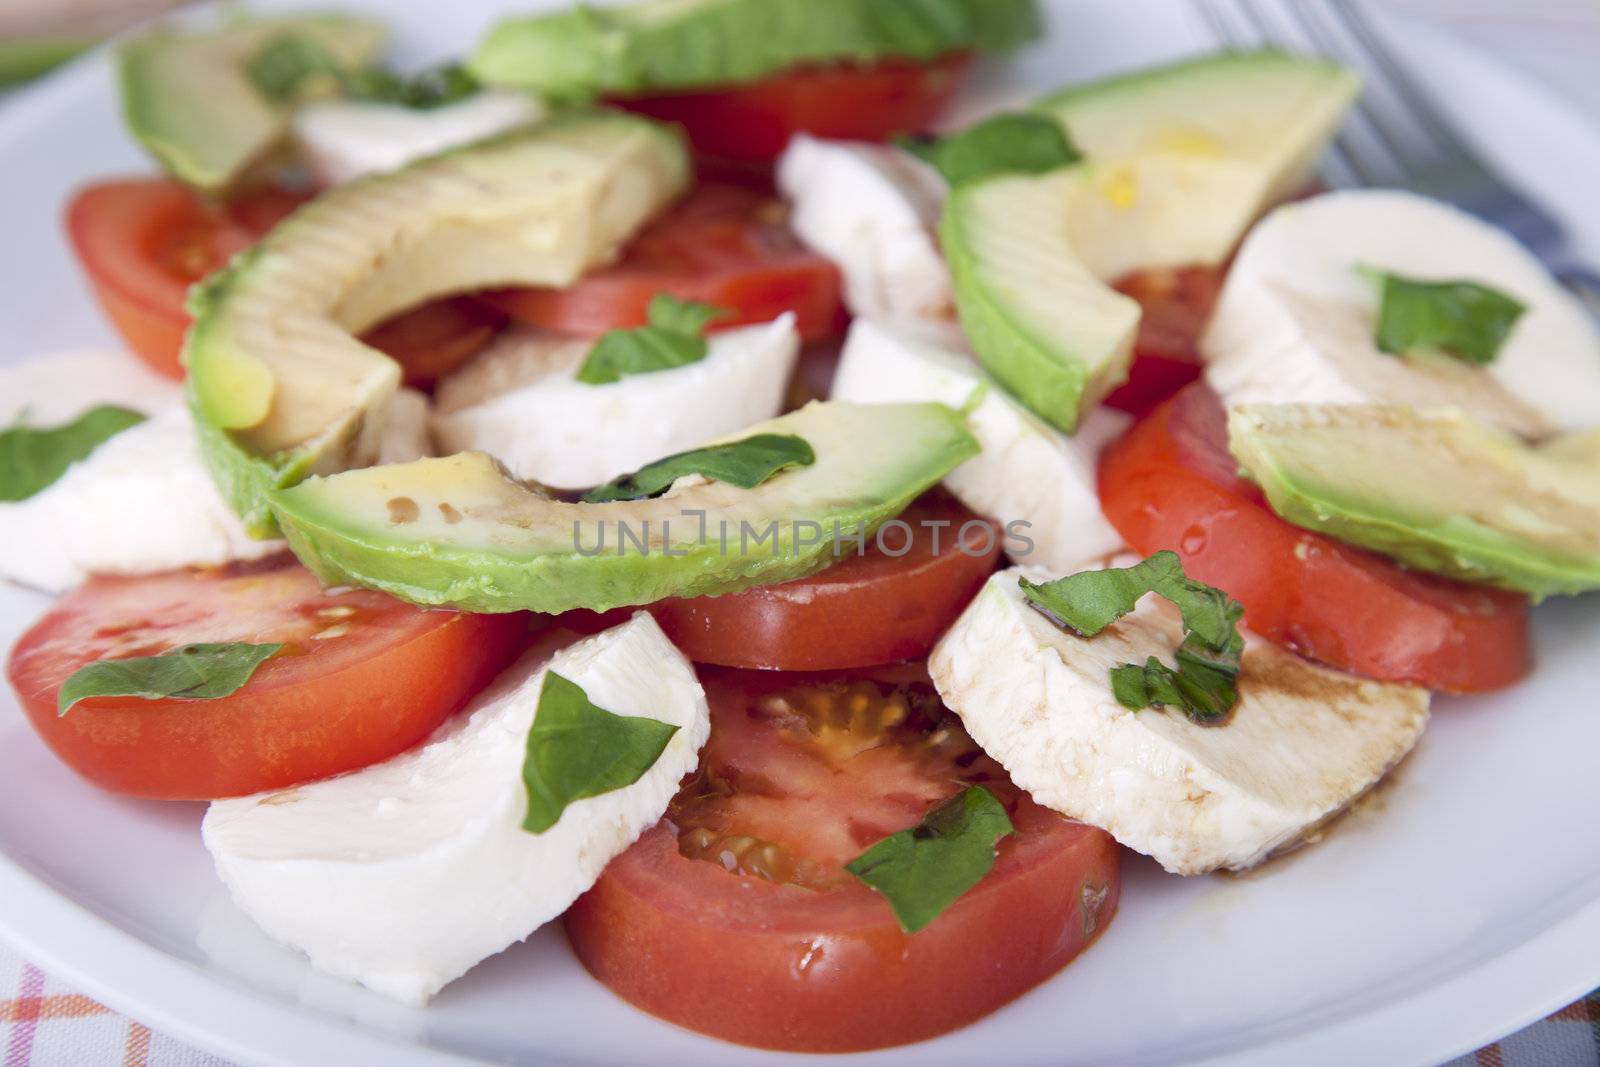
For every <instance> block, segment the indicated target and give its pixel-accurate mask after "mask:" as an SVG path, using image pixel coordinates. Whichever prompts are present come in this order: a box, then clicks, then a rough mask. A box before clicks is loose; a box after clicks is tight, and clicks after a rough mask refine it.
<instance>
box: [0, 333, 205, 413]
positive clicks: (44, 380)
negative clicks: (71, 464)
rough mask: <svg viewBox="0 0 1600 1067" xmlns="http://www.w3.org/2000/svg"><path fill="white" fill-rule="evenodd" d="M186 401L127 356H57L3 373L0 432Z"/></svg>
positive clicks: (10, 366) (95, 352) (26, 362)
mask: <svg viewBox="0 0 1600 1067" xmlns="http://www.w3.org/2000/svg"><path fill="white" fill-rule="evenodd" d="M182 395H183V390H182V389H181V388H180V387H179V386H178V384H177V383H176V382H173V381H169V380H168V379H166V378H163V377H161V376H160V375H158V374H156V373H154V372H153V371H150V370H148V369H146V367H145V365H144V364H143V363H140V362H139V361H138V360H137V359H135V358H133V357H132V356H130V355H128V354H127V353H126V352H114V351H103V350H99V349H83V350H78V351H71V352H56V353H52V354H50V355H47V356H35V357H33V358H31V359H25V360H22V361H21V362H18V363H8V364H6V365H5V366H3V367H0V428H4V427H7V426H10V425H12V424H13V423H16V422H18V421H19V420H20V421H21V422H23V423H26V424H27V425H29V426H35V427H46V426H59V425H61V424H62V423H66V422H71V421H72V420H73V419H76V418H77V417H78V416H79V415H82V414H83V413H84V412H85V411H87V410H88V409H90V408H92V407H95V406H97V405H100V404H114V405H116V406H117V407H123V408H127V409H128V410H130V411H137V412H140V413H141V414H145V415H149V414H152V413H154V412H157V411H159V410H161V409H162V408H164V407H167V406H168V405H170V404H173V403H175V402H176V401H177V400H178V399H179V398H180V397H181V396H182Z"/></svg>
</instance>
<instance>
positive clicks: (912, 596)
mask: <svg viewBox="0 0 1600 1067" xmlns="http://www.w3.org/2000/svg"><path fill="white" fill-rule="evenodd" d="M900 521H901V522H903V523H905V524H906V525H907V526H909V527H910V529H909V530H907V529H905V528H902V527H894V528H890V529H887V530H886V531H885V532H884V534H883V537H882V538H881V547H880V540H879V539H876V538H868V539H867V547H866V550H865V551H864V552H861V551H858V549H857V547H856V546H855V545H854V544H853V543H850V542H844V543H842V544H841V546H840V547H841V551H842V552H843V553H845V555H844V556H843V557H842V558H841V559H840V561H839V562H837V563H835V564H834V565H833V566H831V567H829V568H828V569H827V570H825V571H822V572H821V573H819V574H814V575H812V576H811V577H809V578H799V579H796V580H795V581H792V582H783V583H780V584H778V585H763V586H756V587H755V588H752V589H746V590H745V591H743V592H741V593H732V594H729V595H726V596H715V597H695V598H693V599H688V600H664V601H661V602H660V603H658V604H655V605H652V606H651V608H650V612H651V614H653V615H655V617H656V621H657V622H659V623H660V624H661V628H662V629H663V630H665V631H666V633H667V636H668V637H670V638H672V641H673V643H674V644H676V645H677V646H678V647H679V648H680V649H682V650H683V653H684V655H686V656H688V657H689V658H690V659H692V660H694V661H695V662H697V663H716V664H721V665H723V666H727V667H756V668H769V669H778V670H787V671H808V670H833V669H836V668H843V667H870V666H875V665H878V664H884V663H897V662H899V661H900V660H907V659H920V658H922V657H923V656H926V655H927V654H928V650H929V649H931V648H932V647H933V644H934V642H935V641H937V640H939V638H940V637H941V636H942V635H943V634H944V632H945V630H947V629H949V628H950V624H951V623H953V622H955V620H956V617H957V616H958V615H960V614H961V611H962V609H964V608H965V607H966V606H967V603H968V602H969V601H970V600H971V599H972V598H973V596H975V595H976V594H977V592H978V588H979V587H980V586H982V585H983V583H984V581H985V580H986V579H987V578H988V577H989V575H990V574H991V573H992V572H993V571H994V568H995V563H996V561H997V560H998V559H999V558H1000V549H1001V534H1000V529H999V527H997V526H996V525H995V524H994V523H992V522H990V521H988V520H987V519H982V518H979V517H978V516H977V515H976V514H974V513H973V512H971V511H968V510H967V509H966V508H964V507H962V506H961V504H960V503H958V502H957V501H956V500H955V499H954V498H953V497H951V496H950V495H949V494H948V493H945V492H944V491H943V490H934V491H933V492H931V493H928V494H926V495H925V496H923V497H922V498H920V499H919V500H918V501H917V502H915V503H914V504H912V505H911V507H909V508H908V509H906V511H905V513H904V514H902V515H901V516H900ZM936 542H937V543H936ZM885 549H887V550H888V551H885ZM893 553H901V554H899V555H895V554H893Z"/></svg>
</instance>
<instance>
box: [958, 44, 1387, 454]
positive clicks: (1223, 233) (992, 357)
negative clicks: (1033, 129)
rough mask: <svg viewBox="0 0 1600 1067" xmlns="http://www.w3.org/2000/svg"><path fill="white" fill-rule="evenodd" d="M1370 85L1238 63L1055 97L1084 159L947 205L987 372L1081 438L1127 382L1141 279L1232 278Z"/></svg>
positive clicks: (1328, 68)
mask: <svg viewBox="0 0 1600 1067" xmlns="http://www.w3.org/2000/svg"><path fill="white" fill-rule="evenodd" d="M1358 88H1359V86H1358V83H1357V81H1356V79H1355V77H1354V76H1353V75H1351V74H1350V73H1349V72H1347V71H1345V70H1344V69H1343V68H1341V67H1339V66H1337V65H1335V64H1332V63H1329V62H1327V61H1326V60H1321V59H1308V58H1303V57H1298V56H1290V55H1287V54H1285V53H1281V52H1251V53H1227V54H1224V55H1219V56H1210V57H1206V58H1204V59H1199V60H1192V61H1189V62H1185V63H1179V64H1176V65H1173V66H1168V67H1162V68H1159V69H1156V70H1149V71H1141V72H1137V73H1133V74H1126V75H1121V76H1119V77H1115V78H1110V79H1107V80H1104V81H1100V82H1095V83H1093V84H1090V85H1085V86H1079V87H1074V88H1071V89H1065V90H1062V91H1060V92H1057V93H1055V94H1052V95H1050V96H1047V97H1045V98H1044V99H1043V100H1041V101H1040V102H1039V103H1037V104H1036V105H1035V110H1037V111H1038V112H1040V113H1042V114H1047V115H1050V116H1052V117H1053V118H1055V119H1056V120H1057V121H1059V122H1061V123H1062V124H1063V125H1064V126H1065V127H1066V130H1067V134H1068V136H1069V138H1070V139H1071V141H1072V143H1073V144H1074V145H1075V146H1076V147H1077V148H1078V150H1079V151H1080V152H1082V153H1083V154H1084V156H1085V160H1084V162H1082V163H1079V164H1076V165H1074V166H1072V167H1070V168H1065V169H1062V170H1060V171H1055V172H1051V173H1048V174H1043V175H1037V176H1024V175H1012V176H1005V177H997V178H992V179H989V180H987V181H984V182H978V183H974V184H972V185H970V186H964V187H962V188H959V189H957V190H956V191H955V192H954V193H952V194H951V197H950V199H949V201H948V202H947V204H946V206H945V214H944V219H943V221H942V223H941V226H940V231H939V236H940V243H941V245H942V247H943V249H944V252H945V256H946V258H947V259H948V260H949V262H950V270H951V274H952V278H953V281H954V285H955V299H956V308H957V311H958V312H959V313H960V316H961V322H962V324H963V325H964V326H965V327H966V329H967V332H968V334H969V335H970V336H971V339H972V344H973V347H974V349H975V350H976V352H977V354H978V356H979V358H980V359H981V360H982V361H983V363H984V365H985V366H986V367H987V368H988V369H989V371H990V373H991V374H993V375H994V376H995V378H997V379H998V380H999V381H1000V382H1001V383H1003V384H1004V385H1005V386H1006V387H1007V388H1008V389H1009V390H1010V391H1011V392H1012V393H1014V394H1015V395H1016V396H1017V398H1018V399H1019V400H1021V401H1022V402H1023V403H1024V404H1026V405H1027V406H1028V407H1029V408H1031V409H1032V410H1033V411H1034V413H1035V414H1037V415H1039V416H1040V417H1041V418H1043V419H1044V420H1045V421H1047V422H1049V423H1050V424H1051V425H1053V426H1055V427H1056V428H1057V429H1060V430H1063V431H1065V432H1067V433H1071V432H1072V431H1073V430H1074V429H1075V428H1076V426H1077V424H1078V420H1079V418H1080V417H1081V415H1082V413H1083V412H1085V411H1087V410H1089V409H1090V408H1092V407H1093V406H1094V405H1095V404H1097V403H1099V402H1100V400H1101V399H1102V398H1103V397H1104V396H1105V395H1106V394H1107V393H1109V392H1110V391H1111V390H1112V389H1114V388H1115V387H1116V386H1118V385H1120V384H1121V383H1122V382H1123V381H1124V380H1126V378H1127V370H1128V365H1129V362H1130V360H1131V358H1132V345H1133V336H1134V334H1135V332H1136V331H1137V327H1138V322H1139V308H1138V305H1137V304H1136V303H1135V302H1134V301H1132V300H1130V299H1129V298H1127V297H1124V296H1122V295H1120V294H1118V293H1116V292H1115V291H1114V290H1112V289H1111V288H1110V287H1109V285H1108V284H1106V283H1109V282H1112V281H1115V280H1116V279H1118V278H1120V277H1122V276H1123V275H1125V274H1127V273H1129V272H1130V271H1134V270H1144V269H1150V268H1161V267H1177V266H1187V265H1191V264H1217V263H1221V262H1222V261H1223V260H1225V259H1226V258H1227V256H1228V255H1229V254H1230V253H1231V252H1232V250H1233V248H1234V246H1235V245H1236V244H1237V243H1238V241H1239V239H1240V237H1242V236H1243V234H1244V231H1245V230H1246V229H1247V228H1248V227H1249V225H1250V224H1251V223H1252V222H1253V221H1254V220H1255V218H1256V216H1257V215H1259V214H1260V213H1261V211H1262V210H1263V209H1264V208H1266V207H1267V206H1268V205H1269V204H1271V203H1272V202H1273V201H1274V200H1276V199H1279V198H1281V197H1282V196H1284V195H1287V194H1288V193H1290V192H1292V191H1293V190H1295V189H1296V188H1298V187H1299V186H1300V185H1302V184H1303V183H1304V182H1305V181H1306V180H1307V179H1308V177H1309V176H1310V172H1311V167H1312V165H1313V163H1314V162H1315V160H1316V157H1317V155H1318V153H1319V152H1320V150H1321V148H1322V146H1323V144H1324V143H1325V142H1326V141H1327V139H1328V137H1329V136H1331V135H1332V133H1333V131H1334V129H1335V128H1336V127H1337V126H1338V123H1339V120H1340V118H1341V117H1342V116H1343V115H1344V113H1345V111H1346V110H1347V109H1348V108H1349V106H1350V104H1351V102H1352V101H1353V100H1354V98H1355V95H1356V92H1357V90H1358Z"/></svg>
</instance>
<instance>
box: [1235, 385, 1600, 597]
mask: <svg viewBox="0 0 1600 1067" xmlns="http://www.w3.org/2000/svg"><path fill="white" fill-rule="evenodd" d="M1228 439H1229V444H1230V447H1231V448H1232V450H1233V454H1234V456H1235V457H1236V458H1237V459H1238V460H1239V462H1240V463H1241V464H1242V465H1243V466H1244V469H1245V470H1246V471H1247V472H1248V473H1249V475H1250V477H1251V478H1253V479H1254V480H1255V481H1256V482H1257V483H1258V484H1259V485H1260V486H1261V488H1262V491H1263V492H1264V493H1266V496H1267V500H1268V502H1269V503H1270V504H1271V505H1272V509H1273V510H1274V511H1276V512H1277V513H1278V514H1279V515H1280V516H1282V517H1283V518H1285V519H1287V520H1288V521H1290V522H1292V523H1294V524H1295V525H1296V526H1303V527H1305V528H1307V529H1310V530H1316V531H1318V532H1319V533H1325V534H1328V535H1329V536H1331V537H1335V538H1338V539H1339V540H1341V541H1344V542H1347V543H1349V544H1353V545H1359V546H1360V547H1362V548H1370V549H1372V550H1374V551H1376V552H1381V553H1383V554H1384V555H1387V556H1390V557H1392V558H1394V559H1396V560H1399V561H1400V562H1401V563H1404V564H1406V565H1407V566H1410V567H1415V568H1416V569H1417V570H1423V571H1430V572H1432V573H1434V574H1442V575H1445V576H1446V577H1450V578H1458V579H1462V580H1465V581H1471V582H1483V583H1486V584H1489V585H1495V586H1499V587H1501V588H1504V589H1513V590H1517V591H1519V592H1523V593H1528V594H1530V595H1532V596H1534V597H1546V596H1552V595H1556V594H1571V593H1581V592H1585V591H1588V590H1592V589H1600V450H1597V449H1596V448H1595V441H1596V437H1595V436H1594V435H1592V434H1591V435H1587V436H1583V437H1578V436H1574V437H1572V438H1566V439H1558V440H1556V441H1554V442H1551V443H1550V444H1546V445H1543V446H1531V445H1527V444H1525V443H1523V442H1522V441H1521V440H1520V439H1519V438H1516V437H1513V436H1512V435H1510V434H1507V433H1505V432H1503V431H1501V430H1499V429H1496V428H1494V427H1492V426H1489V425H1488V424H1486V423H1481V422H1478V421H1477V420H1475V419H1473V418H1471V417H1470V416H1468V415H1466V414H1464V413H1463V412H1460V411H1457V410H1452V409H1444V410H1439V411H1428V412H1420V411H1416V410H1413V409H1411V408H1404V407H1393V406H1388V407H1384V406H1366V405H1349V406H1343V405H1341V406H1326V407H1325V406H1318V405H1309V404H1284V405H1248V406H1245V407H1240V408H1236V409H1234V410H1233V411H1231V412H1229V414H1228Z"/></svg>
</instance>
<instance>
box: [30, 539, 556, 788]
mask: <svg viewBox="0 0 1600 1067" xmlns="http://www.w3.org/2000/svg"><path fill="white" fill-rule="evenodd" d="M526 629H527V619H526V617H525V616H521V615H508V616H493V615H468V614H463V613H461V612H454V611H423V610H421V609H419V608H415V607H412V606H410V605H409V604H403V603H401V602H400V601H398V600H395V599H393V598H391V597H389V596H387V595H385V594H382V593H375V592H371V591H369V590H352V591H347V592H324V591H323V589H322V587H321V586H320V585H319V584H318V582H317V580H316V578H315V577H313V576H312V574H311V572H310V571H308V570H306V569H305V568H303V567H301V566H300V565H299V564H298V563H296V562H294V560H293V559H292V558H289V557H287V556H284V557H279V558H277V559H274V560H269V561H265V562H262V563H257V564H250V565H241V566H235V567H231V568H227V569H225V570H222V571H209V572H199V571H178V572H173V573H170V574H158V575H153V576H150V577H142V578H96V579H94V580H92V581H90V582H89V583H88V584H87V585H84V586H83V587H81V588H80V589H78V590H77V591H76V592H74V593H71V594H70V595H68V596H67V597H65V598H64V599H62V600H61V601H60V602H59V603H58V604H57V605H56V607H55V608H54V609H53V610H52V611H51V612H50V613H49V614H47V615H45V617H44V618H43V619H41V620H39V622H37V623H36V624H34V626H33V628H32V629H30V630H29V631H28V632H27V633H26V634H25V635H23V637H22V639H21V640H20V641H19V642H18V643H17V645H16V647H15V648H13V649H12V652H11V658H10V661H9V663H8V664H7V676H8V678H9V679H10V682H11V686H12V688H13V689H15V690H16V693H17V698H18V700H19V701H20V702H21V704H22V707H23V710H24V711H26V712H27V715H28V718H29V719H30V720H31V721H32V723H33V726H34V729H36V730H37V731H38V732H39V734H40V736H41V737H43V738H44V740H45V742H46V743H47V744H49V746H50V747H51V748H52V749H54V750H55V752H56V754H57V755H58V756H60V757H61V759H62V760H63V761H64V762H66V763H67V764H68V765H69V766H70V767H72V769H73V770H75V771H77V772H78V773H79V774H81V775H83V776H84V777H85V778H87V779H89V780H90V781H91V782H94V783H95V784H96V785H98V786H100V787H102V788H104V789H108V790H110V791H112V792H114V793H127V794H130V795H133V796H142V797H154V798H159V799H183V800H206V799H211V798H214V797H224V796H238V795H243V794H248V793H256V792H260V791H262V790H267V789H282V788H285V787H287V786H291V785H295V784H296V783H300V782H306V781H311V780H313V779H317V778H325V777H327V776H328V775H332V774H339V773H341V772H343V771H351V770H355V769H357V768H360V767H365V766H367V765H368V764H371V763H376V762H378V761H379V760H384V759H388V758H389V757H390V756H393V755H395V754H396V753H399V752H402V751H404V750H405V749H407V748H409V747H411V746H412V745H414V744H416V743H417V742H418V741H420V740H422V739H423V738H424V737H426V736H427V735H428V734H429V733H430V732H431V731H432V730H433V729H434V728H435V727H436V726H438V725H439V724H440V723H441V722H443V721H444V720H445V719H446V718H447V717H448V716H449V715H451V714H452V713H453V712H455V711H457V710H458V709H459V708H461V707H462V705H464V704H465V703H466V702H467V700H468V699H469V698H471V697H472V695H473V694H474V693H476V692H477V691H478V690H479V689H480V688H482V687H483V686H484V685H486V684H487V683H488V682H489V681H490V680H491V679H492V678H493V677H494V675H495V674H497V673H498V672H499V671H500V670H501V669H502V668H503V667H505V666H506V664H508V663H509V662H510V661H511V659H512V658H513V657H514V656H515V655H516V653H517V652H518V651H519V650H520V649H521V648H522V646H523V644H524V643H525V638H524V635H525V632H526ZM229 641H241V642H247V643H252V644H266V643H281V644H283V645H284V650H283V651H282V652H280V653H278V654H277V655H276V656H274V657H273V658H272V659H269V660H267V661H266V662H265V663H263V664H262V665H261V666H260V667H259V668H257V670H256V673H255V674H254V676H252V677H251V679H250V681H249V682H248V683H246V684H245V686H244V687H243V688H242V689H240V690H239V691H238V692H236V693H234V694H233V695H232V696H227V697H222V698H220V699H217V700H173V699H166V700H140V699H137V698H132V697H126V698H123V697H95V698H92V699H89V700H85V701H83V702H82V703H80V704H78V705H76V706H74V707H73V708H72V709H71V710H70V711H69V712H68V713H67V714H66V715H65V716H58V715H57V714H56V693H57V692H58V691H59V690H60V688H61V685H62V683H63V682H65V681H66V680H67V679H68V678H69V677H71V676H72V674H73V673H74V672H76V671H77V670H78V669H79V668H80V667H83V666H84V665H86V664H88V663H91V662H93V661H95V660H99V659H106V658H116V659H125V658H129V657H134V656H152V655H157V654H159V653H161V652H164V651H166V650H168V649H172V648H175V647H177V646H179V645H184V644H189V643H191V642H229Z"/></svg>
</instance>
